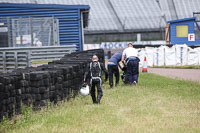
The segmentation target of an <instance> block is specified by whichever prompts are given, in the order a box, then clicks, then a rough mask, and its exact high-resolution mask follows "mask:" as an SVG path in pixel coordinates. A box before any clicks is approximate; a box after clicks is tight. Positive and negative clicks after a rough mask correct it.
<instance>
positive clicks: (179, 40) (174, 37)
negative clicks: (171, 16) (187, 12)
mask: <svg viewBox="0 0 200 133" xmlns="http://www.w3.org/2000/svg"><path fill="white" fill-rule="evenodd" d="M178 25H188V34H190V33H195V32H194V20H190V21H182V22H175V23H171V24H170V44H187V45H195V44H200V40H195V41H188V37H177V35H176V32H177V31H176V26H178Z"/></svg>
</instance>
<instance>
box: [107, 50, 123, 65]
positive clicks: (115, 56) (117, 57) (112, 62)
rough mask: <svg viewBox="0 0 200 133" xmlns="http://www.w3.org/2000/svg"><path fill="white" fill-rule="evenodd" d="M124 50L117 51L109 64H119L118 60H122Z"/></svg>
mask: <svg viewBox="0 0 200 133" xmlns="http://www.w3.org/2000/svg"><path fill="white" fill-rule="evenodd" d="M121 58H122V52H118V53H115V54H114V55H113V56H112V57H111V58H110V59H109V60H108V65H118V62H120V61H121Z"/></svg>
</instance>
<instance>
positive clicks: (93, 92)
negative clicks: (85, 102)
mask: <svg viewBox="0 0 200 133" xmlns="http://www.w3.org/2000/svg"><path fill="white" fill-rule="evenodd" d="M91 80H92V81H91V90H90V94H91V96H92V101H93V103H97V102H98V103H100V100H101V97H102V96H103V91H102V88H101V87H102V81H101V79H91ZM95 86H96V87H97V98H96V90H95Z"/></svg>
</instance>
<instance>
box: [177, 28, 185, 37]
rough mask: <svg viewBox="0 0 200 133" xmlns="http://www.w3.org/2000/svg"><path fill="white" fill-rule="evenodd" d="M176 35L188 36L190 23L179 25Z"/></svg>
mask: <svg viewBox="0 0 200 133" xmlns="http://www.w3.org/2000/svg"><path fill="white" fill-rule="evenodd" d="M176 37H188V25H177V26H176Z"/></svg>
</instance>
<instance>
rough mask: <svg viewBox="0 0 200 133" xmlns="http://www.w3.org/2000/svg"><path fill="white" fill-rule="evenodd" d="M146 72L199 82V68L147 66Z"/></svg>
mask: <svg viewBox="0 0 200 133" xmlns="http://www.w3.org/2000/svg"><path fill="white" fill-rule="evenodd" d="M148 73H155V74H158V75H162V76H166V77H170V78H175V79H181V80H190V81H194V82H199V83H200V69H174V68H148Z"/></svg>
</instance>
